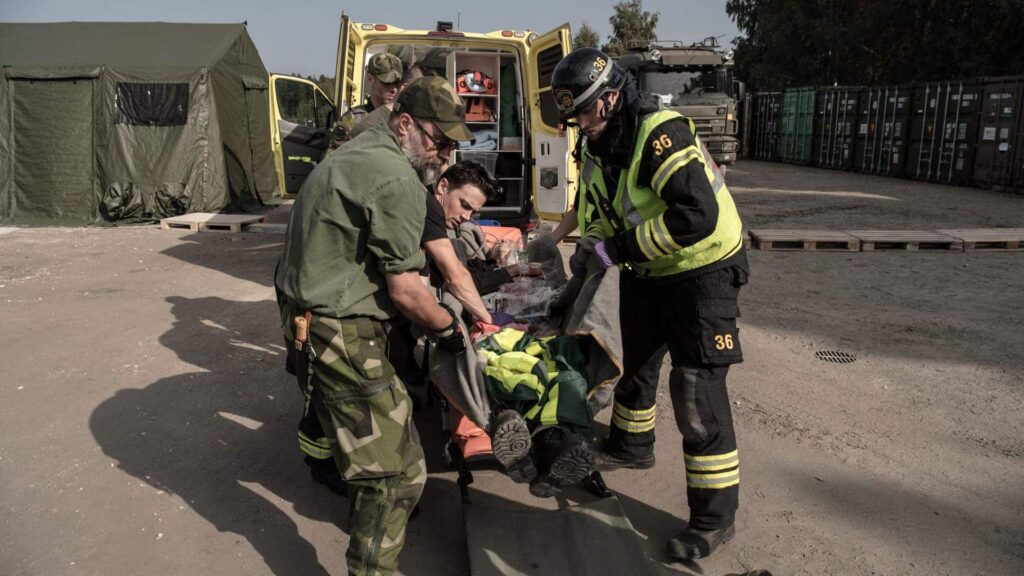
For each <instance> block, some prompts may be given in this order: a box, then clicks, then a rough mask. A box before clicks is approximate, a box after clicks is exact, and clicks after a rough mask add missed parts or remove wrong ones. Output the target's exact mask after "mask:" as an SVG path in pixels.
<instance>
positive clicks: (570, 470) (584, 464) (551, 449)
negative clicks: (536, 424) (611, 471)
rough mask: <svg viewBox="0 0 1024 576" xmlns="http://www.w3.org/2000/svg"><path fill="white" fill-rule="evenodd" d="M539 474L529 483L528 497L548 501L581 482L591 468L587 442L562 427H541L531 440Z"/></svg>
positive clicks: (592, 455)
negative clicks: (531, 496) (530, 495)
mask: <svg viewBox="0 0 1024 576" xmlns="http://www.w3.org/2000/svg"><path fill="white" fill-rule="evenodd" d="M534 452H535V453H536V455H537V466H538V468H539V469H540V473H539V475H538V477H537V480H536V481H534V482H532V483H531V484H530V494H533V495H534V496H537V497H538V498H550V497H551V496H554V495H555V494H558V493H559V492H561V491H562V490H563V489H564V488H568V487H569V486H572V485H573V484H576V483H577V482H579V481H580V480H583V479H584V478H585V477H586V476H587V475H588V474H590V472H591V471H592V470H593V469H594V451H593V449H592V448H591V446H590V443H588V442H586V441H584V440H583V439H582V438H580V437H579V436H577V435H576V434H573V433H572V432H569V431H568V430H565V429H564V428H559V427H557V426H556V427H551V428H545V429H543V430H541V431H540V432H538V433H537V435H536V437H535V438H534Z"/></svg>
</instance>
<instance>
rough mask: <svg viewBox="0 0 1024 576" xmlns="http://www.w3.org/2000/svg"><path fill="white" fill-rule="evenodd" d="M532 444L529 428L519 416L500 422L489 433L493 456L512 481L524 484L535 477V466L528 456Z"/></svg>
mask: <svg viewBox="0 0 1024 576" xmlns="http://www.w3.org/2000/svg"><path fill="white" fill-rule="evenodd" d="M532 446H533V441H532V439H531V438H530V430H529V429H528V428H527V427H526V422H524V421H523V420H522V419H521V418H512V419H509V420H508V421H506V422H502V423H501V424H499V425H498V426H497V427H495V429H494V432H493V433H492V434H491V450H492V451H493V452H494V458H495V459H497V460H498V462H499V463H500V464H501V465H502V466H504V467H505V472H506V473H508V475H509V477H510V478H512V481H513V482H517V483H520V484H525V483H526V482H530V481H531V480H533V479H534V478H536V477H537V467H536V466H534V465H533V458H531V457H530V448H531V447H532Z"/></svg>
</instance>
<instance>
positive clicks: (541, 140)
mask: <svg viewBox="0 0 1024 576" xmlns="http://www.w3.org/2000/svg"><path fill="white" fill-rule="evenodd" d="M571 49H572V40H571V37H570V33H569V24H563V25H562V26H560V27H558V28H556V29H554V30H552V31H551V32H548V33H547V34H544V35H543V36H538V37H537V38H535V39H534V40H533V42H532V43H531V44H530V48H529V57H528V64H527V74H526V78H527V95H528V98H527V106H528V107H529V109H530V110H529V118H530V147H529V153H530V154H531V156H532V158H531V159H530V160H531V163H532V165H533V166H532V170H531V173H532V176H531V179H532V184H533V205H534V209H535V210H536V212H537V214H538V215H539V216H540V217H541V218H544V219H546V220H559V219H561V217H562V214H564V213H565V212H566V211H567V210H569V208H570V207H571V206H570V204H571V203H572V201H573V199H574V198H575V196H576V184H577V181H578V167H577V165H576V162H575V161H574V160H572V155H571V152H572V147H573V145H574V144H575V141H576V130H575V129H564V128H562V127H561V126H560V124H561V122H560V121H559V117H558V108H557V106H555V98H554V95H553V94H552V93H551V73H552V72H553V71H554V69H555V66H556V65H557V64H558V62H559V61H560V60H561V59H562V58H563V57H564V56H565V55H566V54H568V53H569V51H570V50H571Z"/></svg>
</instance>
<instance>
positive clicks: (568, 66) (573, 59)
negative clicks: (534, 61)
mask: <svg viewBox="0 0 1024 576" xmlns="http://www.w3.org/2000/svg"><path fill="white" fill-rule="evenodd" d="M625 82H626V72H625V71H624V70H623V69H622V68H620V67H619V65H618V64H616V63H615V62H614V61H612V59H611V58H609V57H608V55H607V54H605V53H604V52H602V51H600V50H598V49H597V48H577V49H576V50H573V51H572V52H570V53H569V54H568V55H567V56H566V57H565V58H562V61H561V62H559V63H558V65H557V66H555V70H554V72H553V73H552V74H551V91H552V93H553V95H554V97H555V105H556V106H558V112H559V114H560V116H561V118H562V120H563V121H565V120H568V119H570V118H574V117H576V116H578V115H579V114H580V113H582V112H583V111H584V110H586V109H587V108H589V107H590V105H591V104H593V103H594V102H595V101H596V100H597V99H598V98H600V97H601V96H603V95H604V94H605V93H606V92H608V91H611V90H621V89H622V85H623V84H624V83H625Z"/></svg>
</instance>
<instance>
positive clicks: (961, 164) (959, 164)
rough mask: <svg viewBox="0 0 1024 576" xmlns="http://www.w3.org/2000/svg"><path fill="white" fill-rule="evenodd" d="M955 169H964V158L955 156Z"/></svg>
mask: <svg viewBox="0 0 1024 576" xmlns="http://www.w3.org/2000/svg"><path fill="white" fill-rule="evenodd" d="M956 169H957V170H963V169H964V159H963V158H957V159H956Z"/></svg>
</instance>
